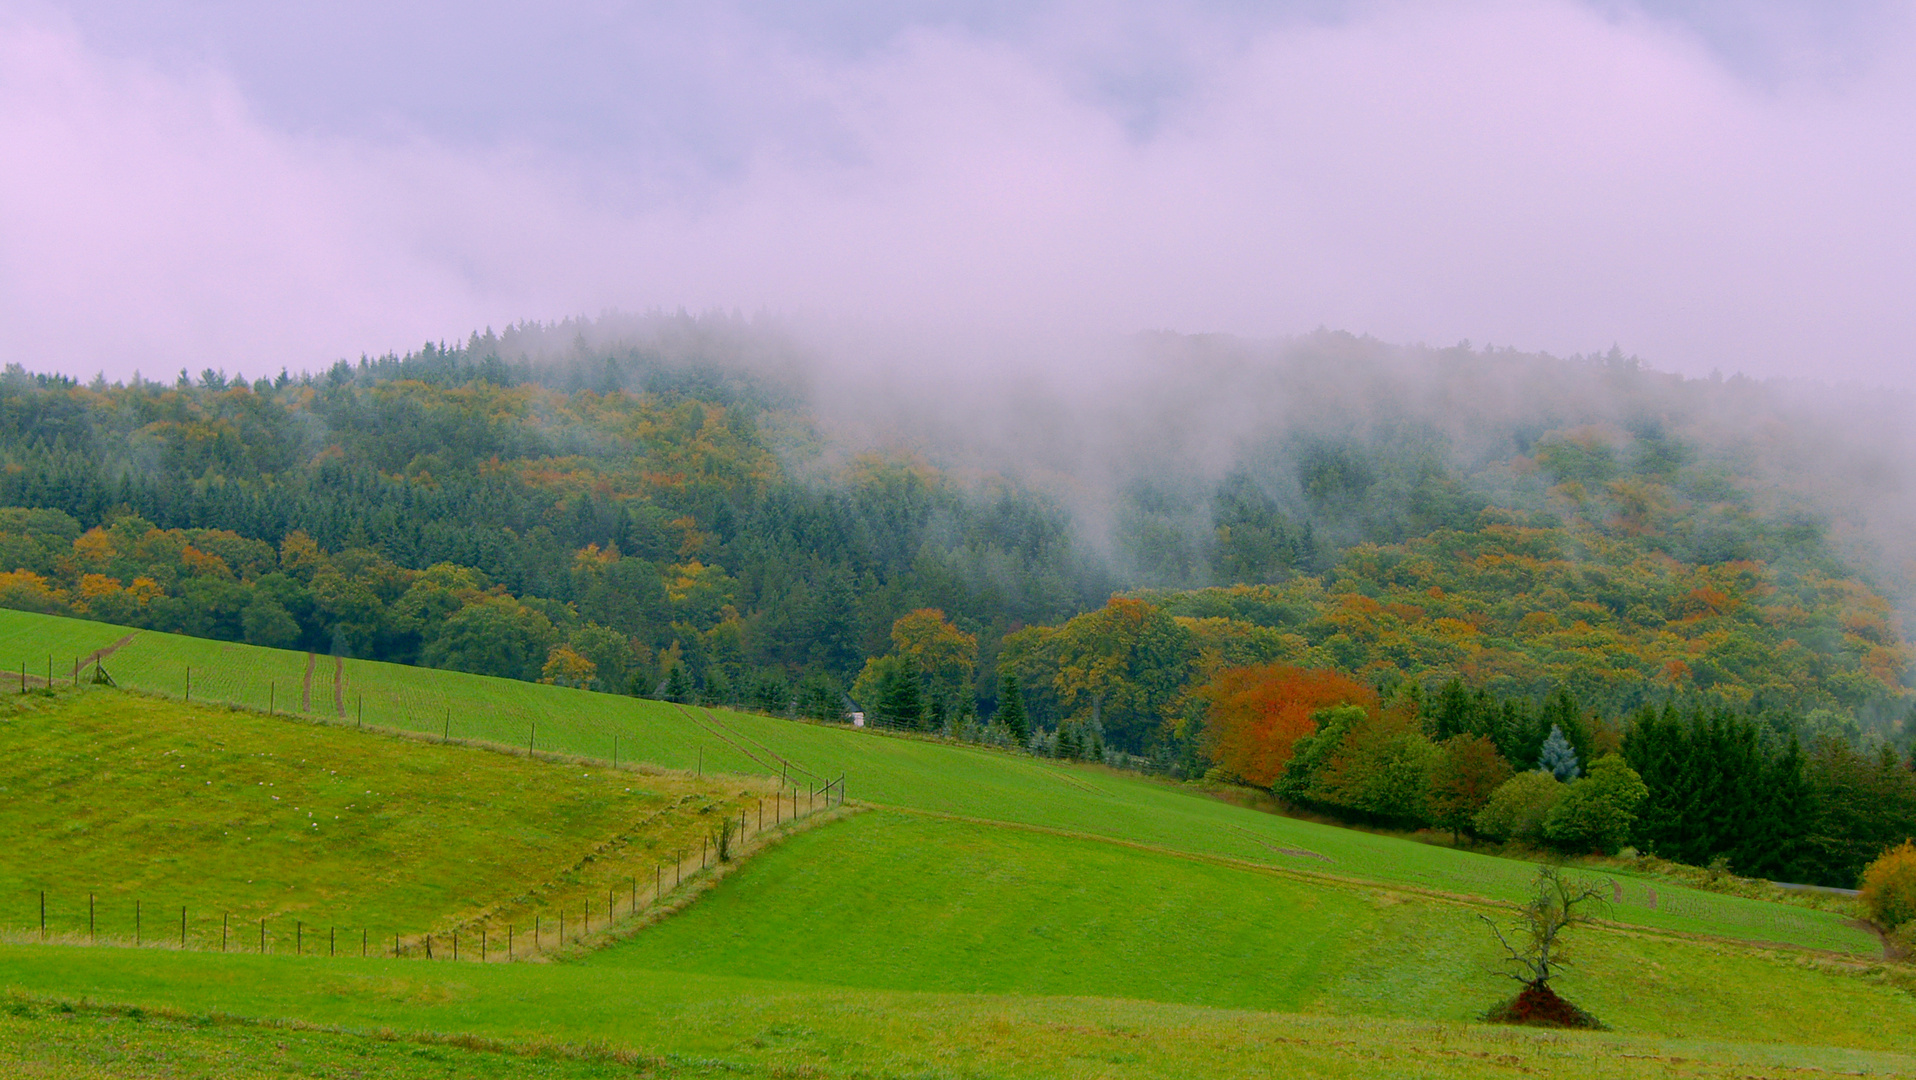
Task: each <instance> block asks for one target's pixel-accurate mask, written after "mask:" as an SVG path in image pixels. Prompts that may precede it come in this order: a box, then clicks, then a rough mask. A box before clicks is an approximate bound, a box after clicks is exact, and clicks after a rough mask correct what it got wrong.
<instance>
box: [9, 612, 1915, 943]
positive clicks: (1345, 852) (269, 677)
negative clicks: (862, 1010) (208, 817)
mask: <svg viewBox="0 0 1916 1080" xmlns="http://www.w3.org/2000/svg"><path fill="white" fill-rule="evenodd" d="M128 633H129V631H127V630H125V629H123V628H119V627H113V626H108V625H106V624H103V623H92V622H86V621H82V620H75V619H64V618H58V617H53V616H45V615H32V614H26V613H22V612H10V611H7V612H0V657H3V656H6V655H7V654H8V653H9V652H15V653H22V652H25V651H26V650H27V649H28V648H29V643H39V648H40V654H41V655H42V656H44V655H46V654H47V653H48V652H50V651H55V650H56V649H57V650H58V651H57V652H56V653H55V655H68V656H85V655H87V654H89V653H90V652H92V651H93V650H94V649H100V648H107V647H111V646H112V645H114V644H115V643H116V642H120V641H122V640H123V639H125V638H126V635H127V634H128ZM307 662H308V657H307V656H306V655H305V654H301V653H289V652H284V651H280V650H273V649H262V648H257V647H254V646H248V645H235V644H227V643H221V642H214V641H207V640H203V639H199V638H189V637H181V636H178V635H171V634H156V633H150V632H140V633H138V634H136V635H134V636H133V637H132V638H131V639H130V640H127V641H126V642H125V644H124V645H121V646H120V647H119V648H118V649H117V651H115V652H113V653H112V655H111V656H110V657H109V658H108V659H107V660H106V661H104V663H105V665H106V667H107V669H108V670H109V671H110V672H111V673H112V674H113V676H114V677H115V678H116V679H117V680H119V681H120V683H121V684H122V685H125V686H132V687H137V688H140V689H145V690H149V691H152V692H155V693H161V694H171V695H181V694H183V693H184V692H185V674H186V669H187V668H188V667H189V666H191V667H192V668H193V670H194V673H195V674H194V676H193V679H194V698H195V700H196V701H198V700H207V699H213V698H215V697H217V698H218V699H219V700H226V701H233V702H235V703H238V704H243V705H247V706H248V707H253V708H262V709H263V708H265V707H266V706H267V704H268V696H269V690H268V689H267V688H265V687H264V684H267V683H271V682H273V681H274V680H275V679H277V678H278V674H276V673H283V672H287V671H293V672H298V673H299V674H300V679H301V680H303V679H304V671H305V668H306V666H307ZM331 662H332V658H330V657H318V658H314V660H313V667H314V675H313V683H314V685H315V686H317V685H319V684H320V682H321V681H322V679H321V674H320V673H321V672H322V671H323V670H324V669H325V668H326V667H327V666H328V665H330V664H331ZM42 663H43V664H44V661H42ZM72 663H73V662H72V660H70V659H69V660H68V661H67V662H66V667H67V669H68V670H69V671H71V669H72ZM339 670H340V680H341V681H340V686H341V688H342V689H341V693H340V695H339V696H340V698H341V700H343V701H346V702H350V703H352V707H351V709H350V710H349V711H348V712H347V714H346V716H345V717H344V720H345V721H346V722H348V723H357V722H359V716H360V714H359V704H358V703H359V701H360V700H361V697H362V696H363V699H364V702H365V705H364V722H365V723H366V724H368V725H379V726H384V727H390V728H394V729H398V730H408V731H417V732H423V733H428V734H432V735H439V734H441V733H443V732H444V731H446V730H448V728H449V730H450V731H451V734H452V735H453V737H454V738H473V739H481V740H491V741H496V742H499V743H502V744H505V745H507V746H524V745H525V744H526V742H527V740H528V738H529V737H530V736H532V735H533V733H534V729H535V727H536V739H537V745H538V746H539V747H540V748H541V749H545V750H553V751H561V752H566V753H575V754H580V755H585V756H591V757H597V758H601V759H609V758H610V757H611V756H612V754H613V753H614V751H615V748H616V750H617V752H618V753H619V754H620V756H621V758H624V759H639V760H644V761H648V762H653V763H656V764H658V765H660V766H663V767H667V768H677V769H698V768H700V767H703V768H704V769H705V770H707V771H715V770H723V771H727V772H738V773H758V774H761V775H772V774H778V773H781V772H783V773H786V774H787V775H789V776H790V777H791V778H792V779H793V780H794V781H796V782H797V783H799V784H807V785H808V784H813V783H816V782H818V781H819V780H820V779H822V778H826V777H836V776H839V775H841V774H843V775H845V776H846V777H847V780H846V785H847V791H848V792H849V794H850V797H851V798H853V799H862V800H866V801H870V802H874V803H879V804H884V805H895V806H902V807H909V808H912V809H918V810H928V811H935V812H939V813H945V814H952V815H958V816H965V817H974V818H981V819H986V820H992V821H1004V822H1012V823H1017V824H1025V825H1037V826H1043V827H1047V828H1054V829H1060V830H1065V831H1071V832H1080V833H1084V834H1087V835H1091V836H1100V837H1106V838H1110V839H1116V840H1123V841H1128V842H1134V843H1141V844H1148V845H1152V846H1156V847H1162V848H1166V849H1169V850H1174V851H1182V852H1191V853H1196V854H1204V855H1215V856H1222V857H1228V858H1232V859H1239V860H1243V861H1247V862H1252V863H1261V864H1268V865H1272V866H1278V867H1283V868H1285V869H1287V870H1291V871H1294V872H1303V873H1326V874H1331V875H1335V876H1337V877H1339V878H1353V877H1354V878H1360V879H1368V880H1374V881H1379V882H1388V883H1395V884H1401V885H1409V886H1416V887H1419V888H1426V889H1435V890H1441V891H1446V892H1454V893H1463V894H1469V895H1473V896H1482V897H1487V898H1491V899H1500V900H1510V899H1516V898H1519V897H1520V896H1521V895H1522V890H1523V889H1524V887H1525V885H1526V883H1527V882H1528V880H1529V878H1530V874H1531V870H1530V867H1529V866H1528V865H1526V864H1524V863H1522V862H1518V861H1513V860H1509V859H1500V858H1493V857H1489V856H1484V855H1477V854H1473V853H1468V852H1459V851H1454V850H1450V849H1447V848H1441V847H1432V846H1429V845H1424V844H1417V843H1411V842H1407V841H1404V840H1400V839H1397V838H1394V837H1387V836H1377V835H1373V834H1369V833H1363V832H1357V831H1354V830H1350V829H1342V828H1336V827H1333V826H1328V825H1320V824H1316V823H1313V822H1306V821H1298V820H1295V819H1291V818H1284V817H1277V816H1273V815H1269V814H1262V813H1256V812H1252V811H1248V810H1245V809H1243V808H1240V807H1236V806H1231V805H1228V804H1225V803H1221V802H1218V801H1216V800H1214V799H1211V798H1208V797H1205V796H1203V795H1201V794H1199V793H1197V792H1194V791H1192V790H1190V789H1188V788H1184V787H1181V786H1178V785H1172V784H1165V783H1159V782H1155V781H1150V780H1145V779H1142V778H1140V777H1136V776H1131V775H1125V774H1119V773H1113V772H1110V771H1107V770H1103V769H1099V768H1093V767H1086V766H1074V765H1066V764H1062V763H1059V762H1056V761H1051V760H1045V759H1038V758H1032V757H1027V756H1023V755H1017V754H1008V753H1005V752H1001V751H993V750H985V749H979V748H975V747H969V746H960V745H951V744H942V743H937V742H932V741H925V740H914V739H904V738H896V737H891V736H883V735H878V734H876V733H873V732H867V731H857V730H853V729H850V728H846V727H842V726H837V725H821V724H810V723H797V722H792V721H787V720H781V719H776V718H773V717H767V716H762V715H757V714H750V713H732V712H725V711H722V710H704V709H687V708H683V707H680V706H676V705H671V704H669V703H664V702H657V701H646V700H640V699H636V698H629V697H622V696H617V695H609V694H594V693H586V692H583V691H578V690H570V689H566V688H562V687H555V686H543V685H539V684H534V683H524V682H516V681H513V680H507V679H494V678H488V677H485V676H476V675H466V674H462V673H459V672H450V671H440V670H436V669H431V668H411V667H404V666H401V665H396V664H382V663H374V662H365V661H351V660H349V661H345V662H343V663H342V664H340V665H339ZM31 678H32V676H31V673H29V681H30V682H31ZM56 681H57V680H56ZM292 685H294V686H299V685H301V682H300V681H295V682H293V683H292ZM270 693H271V694H272V696H273V697H274V698H275V700H283V699H282V698H280V696H279V692H278V691H277V690H276V689H273V690H271V691H270ZM325 696H326V695H323V694H321V692H320V691H318V690H314V691H313V693H312V695H311V697H312V700H313V701H314V702H316V703H317V702H319V701H320V700H321V699H322V698H323V697H325ZM282 707H283V706H282ZM310 715H313V716H315V717H325V716H328V715H330V716H332V718H333V719H335V720H338V719H341V717H340V716H339V711H338V710H336V709H333V710H330V711H329V709H328V708H322V707H321V706H320V705H318V704H315V705H314V707H313V712H312V713H311V714H310ZM448 717H450V721H451V722H450V725H448V724H447V722H446V721H447V719H448ZM1619 883H1620V884H1621V886H1622V897H1621V900H1620V902H1618V903H1617V904H1616V905H1615V907H1614V909H1613V917H1614V918H1616V919H1618V920H1619V921H1623V922H1627V923H1633V924H1639V925H1643V926H1646V927H1653V928H1657V929H1664V930H1678V931H1690V932H1698V933H1710V934H1720V935H1724V936H1729V937H1737V938H1745V939H1749V940H1756V941H1774V942H1782V943H1787V944H1793V945H1802V946H1808V947H1812V948H1819V949H1834V950H1841V951H1848V952H1855V953H1860V954H1874V953H1877V952H1879V951H1880V944H1879V943H1878V941H1877V940H1876V938H1875V937H1874V935H1872V934H1870V933H1868V932H1867V931H1864V930H1861V929H1859V928H1857V927H1855V926H1852V925H1850V924H1849V923H1848V922H1847V921H1846V920H1844V919H1843V918H1842V917H1840V916H1838V915H1835V914H1832V913H1829V912H1822V911H1813V910H1807V909H1804V908H1798V907H1790V906H1783V905H1778V904H1771V903H1763V902H1759V901H1754V900H1746V899H1742V898H1739V897H1733V896H1725V895H1721V894H1717V893H1710V892H1704V891H1699V890H1693V889H1687V888H1683V887H1680V886H1676V885H1672V884H1670V883H1668V882H1664V881H1653V880H1636V879H1632V878H1629V877H1627V876H1626V877H1622V878H1619Z"/></svg>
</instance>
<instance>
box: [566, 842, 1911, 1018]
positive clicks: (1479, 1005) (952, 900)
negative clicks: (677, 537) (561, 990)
mask: <svg viewBox="0 0 1916 1080" xmlns="http://www.w3.org/2000/svg"><path fill="white" fill-rule="evenodd" d="M1040 899H1041V901H1042V902H1034V901H1037V900H1040ZM1484 913H1491V914H1494V913H1495V909H1494V908H1493V907H1490V906H1488V905H1479V904H1468V903H1458V902H1455V901H1449V900H1441V899H1435V898H1431V897H1428V896H1424V895H1420V894H1417V893H1406V892H1401V891H1397V890H1393V889H1389V888H1325V887H1323V886H1322V885H1319V884H1317V883H1314V882H1309V881H1303V880H1297V879H1292V878H1287V877H1284V876H1280V875H1278V874H1276V873H1274V872H1271V871H1266V870H1258V869H1253V868H1246V867H1242V866H1237V865H1232V864H1229V863H1221V862H1214V861H1208V860H1204V859H1201V858H1194V857H1191V856H1179V855H1170V854H1166V853H1162V852H1156V851H1141V850H1137V849H1133V848H1128V847H1122V846H1118V845H1113V844H1106V843H1098V842H1092V841H1085V840H1080V839H1076V838H1072V837H1060V836H1055V835H1050V834H1046V833H1041V832H1032V831H1028V830H1019V829H1006V828H1004V827H1000V826H987V825H978V824H973V823H969V822H955V821H949V820H943V819H938V818H928V817H923V816H919V815H913V814H908V813H900V812H885V813H877V814H866V815H863V816H860V817H858V818H856V819H853V820H851V821H847V822H844V823H841V824H839V825H836V826H834V827H833V828H832V829H831V830H828V831H821V832H815V833H810V834H807V835H805V836H801V837H797V838H795V839H794V840H792V841H791V842H790V843H788V844H786V845H783V846H782V847H780V848H779V849H778V850H776V851H773V852H770V853H768V854H766V855H765V856H763V857H761V858H759V859H756V860H754V861H753V862H752V863H750V864H749V865H747V866H746V867H745V868H743V869H742V870H741V871H740V872H739V873H738V874H737V875H736V876H735V877H734V878H732V879H731V880H730V881H728V882H727V884H726V887H725V888H723V889H721V890H719V891H718V892H716V893H714V894H713V895H712V896H710V897H708V898H707V899H706V900H705V901H703V902H701V903H700V904H698V905H697V906H695V907H693V908H690V909H688V910H687V911H685V912H684V913H682V914H680V915H679V916H677V917H675V918H673V919H672V920H670V921H669V922H666V923H664V924H663V925H660V926H658V927H656V928H654V929H652V930H649V931H647V932H646V933H644V934H642V935H639V936H638V937H636V938H634V939H632V940H630V941H627V942H624V943H621V944H619V945H616V946H613V947H612V948H609V949H606V950H604V951H603V952H600V953H598V954H596V955H594V956H592V957H591V958H589V959H588V960H587V961H586V964H587V965H588V966H592V967H604V968H639V969H647V970H655V971H685V972H698V973H702V974H710V975H719V974H726V973H736V972H743V971H750V972H752V973H754V974H756V975H759V976H762V977H765V978H771V979H791V980H802V981H807V982H817V983H832V984H838V985H846V986H862V987H870V988H873V989H886V990H935V991H946V992H958V993H989V994H1027V995H1066V996H1081V995H1093V996H1109V997H1122V998H1136V999H1143V1000H1153V1001H1164V1002H1179V1003H1185V1004H1194V1005H1214V1006H1221V1007H1227V1008H1242V1009H1259V1010H1268V1011H1281V1012H1310V1013H1326V1014H1339V1015H1351V1014H1355V1015H1370V1016H1398V1017H1414V1018H1419V1019H1432V1020H1456V1021H1467V1020H1470V1019H1472V1018H1473V1017H1475V1016H1478V1015H1481V1014H1482V1013H1483V1012H1484V1011H1485V1010H1486V1009H1488V1008H1489V1007H1490V1006H1491V1005H1492V1004H1494V1003H1495V1002H1496V1000H1497V998H1498V997H1499V995H1502V994H1505V993H1507V991H1506V989H1505V986H1504V985H1503V980H1501V979H1500V978H1499V977H1497V976H1496V975H1495V974H1494V973H1495V972H1497V971H1498V970H1499V966H1498V963H1497V960H1498V953H1497V950H1496V949H1495V947H1494V943H1493V942H1492V940H1491V938H1490V935H1489V934H1488V933H1487V931H1486V929H1485V928H1484V926H1483V924H1482V922H1481V920H1480V918H1479V915H1480V914H1484ZM1579 944H1580V947H1579V948H1577V949H1576V950H1574V951H1573V953H1572V954H1571V955H1572V956H1573V957H1575V958H1576V960H1577V961H1578V963H1577V966H1576V967H1575V968H1573V969H1572V970H1571V973H1570V974H1568V975H1566V976H1565V978H1564V979H1563V982H1562V984H1561V985H1562V986H1563V988H1564V991H1565V992H1566V993H1568V994H1570V995H1571V996H1573V997H1575V998H1576V999H1577V1000H1578V1001H1579V1002H1580V1003H1582V1004H1584V1005H1585V1006H1587V1007H1589V1008H1590V1009H1591V1010H1592V1011H1594V1012H1596V1013H1597V1014H1598V1015H1599V1016H1602V1017H1604V1018H1605V1019H1606V1020H1607V1021H1608V1022H1610V1023H1612V1024H1613V1025H1615V1026H1618V1027H1621V1028H1623V1029H1625V1030H1629V1031H1637V1032H1659V1033H1663V1034H1671V1035H1674V1034H1680V1033H1682V1032H1686V1031H1687V1032H1693V1033H1702V1032H1708V1033H1710V1034H1712V1035H1716V1036H1719V1037H1722V1038H1735V1039H1777V1040H1782V1041H1801V1042H1828V1043H1835V1044H1839V1045H1848V1046H1878V1047H1881V1046H1894V1047H1897V1048H1901V1049H1910V1048H1916V998H1912V997H1911V996H1910V995H1909V994H1907V993H1905V992H1903V991H1901V990H1897V989H1895V988H1893V987H1890V986H1887V985H1883V984H1877V983H1870V982H1868V981H1865V980H1861V979H1856V978H1853V977H1851V976H1849V975H1846V974H1843V973H1840V972H1837V971H1832V970H1828V969H1823V968H1815V967H1804V966H1802V965H1799V964H1797V963H1795V962H1794V961H1793V959H1790V958H1785V959H1778V958H1777V956H1776V955H1774V954H1766V953H1764V952H1761V951H1756V950H1750V949H1746V948H1736V947H1729V948H1723V947H1717V946H1714V945H1709V944H1702V943H1698V942H1696V941H1694V940H1691V939H1688V938H1686V937H1682V936H1667V935H1652V934H1641V933H1617V932H1605V931H1599V930H1595V929H1591V930H1588V931H1586V933H1585V936H1584V939H1583V941H1582V942H1581V943H1579ZM1808 1002H1815V1003H1817V1004H1816V1005H1815V1006H1814V1007H1806V1003H1808ZM1889 1032H1896V1033H1907V1034H1896V1035H1888V1034H1886V1033H1889Z"/></svg>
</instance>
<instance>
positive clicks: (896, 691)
mask: <svg viewBox="0 0 1916 1080" xmlns="http://www.w3.org/2000/svg"><path fill="white" fill-rule="evenodd" d="M878 715H879V718H880V719H882V720H884V721H886V722H887V723H890V724H894V725H897V726H898V727H908V728H915V727H918V726H920V725H921V724H923V723H924V717H925V699H924V696H923V695H922V694H921V693H920V692H919V686H918V673H917V672H916V671H913V670H912V669H911V668H909V667H908V666H906V665H904V664H900V665H898V667H897V669H896V670H894V671H893V672H892V673H891V675H890V677H888V678H887V679H886V680H885V687H884V691H883V693H882V694H881V695H880V697H879V701H878Z"/></svg>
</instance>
